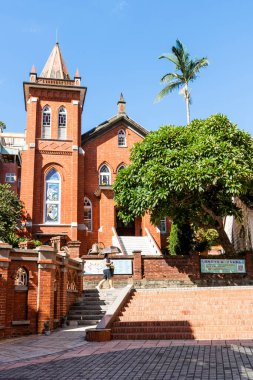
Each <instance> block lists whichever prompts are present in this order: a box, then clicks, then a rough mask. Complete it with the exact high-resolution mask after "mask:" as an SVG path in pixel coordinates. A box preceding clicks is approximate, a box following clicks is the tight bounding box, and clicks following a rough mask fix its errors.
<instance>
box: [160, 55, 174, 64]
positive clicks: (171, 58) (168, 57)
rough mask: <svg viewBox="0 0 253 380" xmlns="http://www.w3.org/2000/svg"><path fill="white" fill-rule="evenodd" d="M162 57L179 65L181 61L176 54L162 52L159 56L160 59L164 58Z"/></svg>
mask: <svg viewBox="0 0 253 380" xmlns="http://www.w3.org/2000/svg"><path fill="white" fill-rule="evenodd" d="M162 58H166V59H168V60H169V61H171V62H172V63H174V65H176V66H178V63H179V62H178V59H177V57H176V56H175V55H174V54H162V55H161V56H160V57H158V59H162Z"/></svg>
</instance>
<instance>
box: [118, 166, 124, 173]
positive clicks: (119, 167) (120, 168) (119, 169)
mask: <svg viewBox="0 0 253 380" xmlns="http://www.w3.org/2000/svg"><path fill="white" fill-rule="evenodd" d="M122 169H125V165H124V164H120V165H119V166H118V169H117V173H118V172H120V171H121V170H122Z"/></svg>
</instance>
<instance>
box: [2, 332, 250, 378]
mask: <svg viewBox="0 0 253 380" xmlns="http://www.w3.org/2000/svg"><path fill="white" fill-rule="evenodd" d="M83 335H84V333H83V331H82V330H81V331H80V329H73V330H65V332H64V331H60V332H57V333H54V334H51V336H49V337H43V336H39V337H38V336H37V337H36V336H32V337H27V338H19V339H16V340H11V341H8V340H7V341H5V342H1V343H0V360H1V361H0V379H1V380H9V379H16V380H29V379H36V380H40V379H43V380H51V379H55V380H65V379H66V380H67V379H68V380H69V379H71V380H81V379H84V380H104V379H111V380H114V379H115V380H116V379H117V380H118V379H122V380H124V379H127V380H133V379H134V380H135V379H137V380H138V379H143V380H146V379H149V380H169V379H172V380H202V379H203V380H205V379H206V380H216V379H217V380H223V379H228V380H239V379H240V380H244V379H253V341H166V340H164V341H162V340H160V341H158V340H157V341H155V340H154V341H110V342H103V343H96V342H86V341H84V340H83ZM28 348H30V350H28ZM40 350H41V353H40ZM11 352H13V353H12V355H11ZM45 352H46V353H49V355H45ZM8 355H11V357H9V358H8ZM17 359H18V360H17Z"/></svg>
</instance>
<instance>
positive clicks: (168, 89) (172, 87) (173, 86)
mask: <svg viewBox="0 0 253 380" xmlns="http://www.w3.org/2000/svg"><path fill="white" fill-rule="evenodd" d="M182 85H183V83H182V82H181V81H177V82H173V83H170V84H168V85H167V86H165V87H164V88H163V89H162V91H160V92H159V94H158V95H157V96H156V98H155V100H154V102H155V103H157V102H159V101H160V100H161V99H162V98H163V97H164V96H165V95H167V94H169V93H170V92H172V91H173V90H175V89H178V88H180V87H181V86H182Z"/></svg>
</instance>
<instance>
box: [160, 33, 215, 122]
mask: <svg viewBox="0 0 253 380" xmlns="http://www.w3.org/2000/svg"><path fill="white" fill-rule="evenodd" d="M171 50H172V54H163V55H161V56H160V57H159V59H162V58H166V59H168V60H169V61H170V62H172V63H173V64H174V65H175V69H176V72H174V73H168V74H165V75H164V76H163V77H162V79H161V83H162V84H165V87H164V88H163V89H162V91H160V92H159V94H158V95H157V97H156V99H155V100H156V101H160V100H161V99H162V98H163V97H164V96H165V95H167V94H169V93H170V92H172V91H173V90H175V89H181V91H180V94H182V95H183V96H184V98H185V104H186V116H187V124H189V123H190V103H191V96H190V93H191V92H190V89H189V83H190V82H192V81H193V80H195V79H196V77H197V73H198V72H199V71H200V69H202V68H203V67H205V66H208V60H207V58H200V59H194V60H193V59H191V58H190V55H189V53H188V52H187V51H186V49H185V47H184V45H183V44H182V42H180V41H179V40H176V46H172V49H171Z"/></svg>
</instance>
